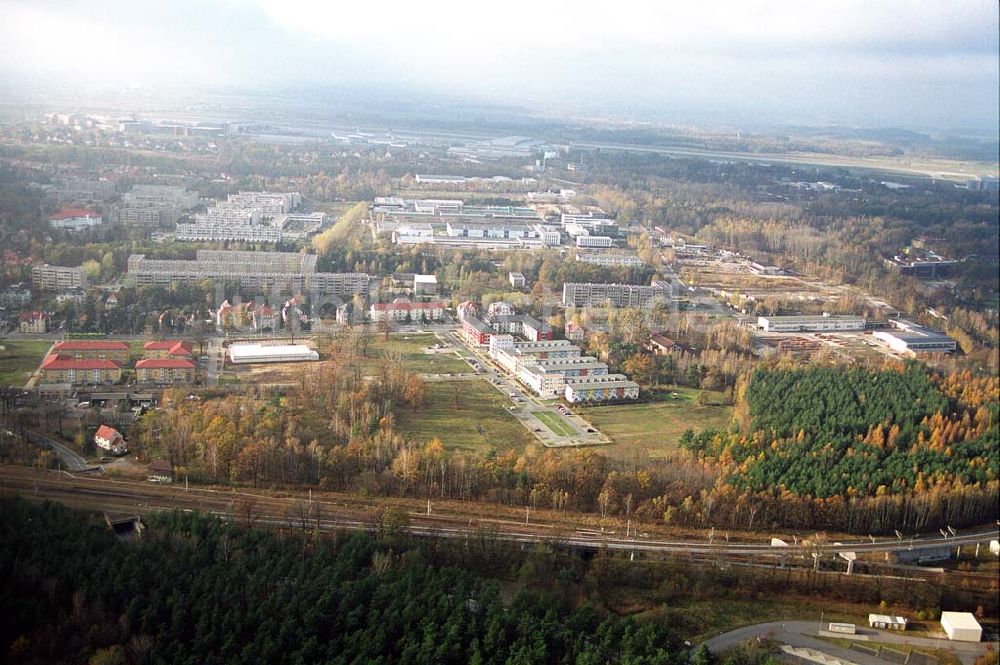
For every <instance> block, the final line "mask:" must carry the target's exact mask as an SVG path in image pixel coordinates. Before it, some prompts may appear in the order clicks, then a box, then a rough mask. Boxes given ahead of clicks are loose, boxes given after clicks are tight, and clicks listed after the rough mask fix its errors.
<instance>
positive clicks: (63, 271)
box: [31, 263, 87, 291]
mask: <svg viewBox="0 0 1000 665" xmlns="http://www.w3.org/2000/svg"><path fill="white" fill-rule="evenodd" d="M31 283H32V284H33V285H34V286H35V288H37V289H42V290H44V291H69V290H72V289H85V288H87V273H85V272H84V271H83V268H81V267H77V268H65V267H63V266H50V265H49V264H47V263H43V264H41V265H36V266H33V267H32V268H31Z"/></svg>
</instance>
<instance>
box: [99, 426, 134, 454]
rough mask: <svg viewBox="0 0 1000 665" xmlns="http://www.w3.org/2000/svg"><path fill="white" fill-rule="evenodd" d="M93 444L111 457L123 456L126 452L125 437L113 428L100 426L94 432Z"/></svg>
mask: <svg viewBox="0 0 1000 665" xmlns="http://www.w3.org/2000/svg"><path fill="white" fill-rule="evenodd" d="M94 444H95V445H96V446H97V447H98V448H100V449H101V450H107V451H108V452H110V453H111V454H113V455H124V454H125V453H127V452H128V444H127V443H125V437H124V436H122V433H121V432H119V431H118V430H116V429H115V428H114V427H110V426H108V425H101V426H100V427H98V428H97V431H96V432H94Z"/></svg>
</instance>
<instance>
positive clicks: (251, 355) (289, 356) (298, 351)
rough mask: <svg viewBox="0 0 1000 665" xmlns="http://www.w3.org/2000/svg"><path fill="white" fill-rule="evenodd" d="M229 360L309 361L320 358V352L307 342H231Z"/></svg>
mask: <svg viewBox="0 0 1000 665" xmlns="http://www.w3.org/2000/svg"><path fill="white" fill-rule="evenodd" d="M229 360H230V361H232V363H233V364H234V365H248V364H250V363H291V362H309V361H314V360H319V354H318V353H317V352H316V351H314V350H313V349H310V348H309V347H308V346H306V345H305V344H270V345H264V344H231V345H230V346H229Z"/></svg>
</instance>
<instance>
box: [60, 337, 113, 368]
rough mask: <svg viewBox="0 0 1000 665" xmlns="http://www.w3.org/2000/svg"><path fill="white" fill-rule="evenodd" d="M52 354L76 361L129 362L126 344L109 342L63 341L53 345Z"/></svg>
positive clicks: (87, 340)
mask: <svg viewBox="0 0 1000 665" xmlns="http://www.w3.org/2000/svg"><path fill="white" fill-rule="evenodd" d="M52 353H55V354H58V355H60V356H65V357H68V358H74V359H76V360H113V361H115V362H116V363H119V364H125V363H127V362H128V360H129V346H128V343H127V342H114V341H109V340H89V339H81V340H75V339H70V340H64V341H61V342H56V343H55V344H54V345H53V347H52Z"/></svg>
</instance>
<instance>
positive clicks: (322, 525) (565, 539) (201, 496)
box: [0, 466, 998, 579]
mask: <svg viewBox="0 0 1000 665" xmlns="http://www.w3.org/2000/svg"><path fill="white" fill-rule="evenodd" d="M0 489H2V490H3V491H7V492H15V493H18V494H21V495H23V496H26V497H28V498H35V499H39V500H41V499H51V500H55V501H59V502H61V503H65V504H67V505H69V506H71V507H76V508H83V509H88V510H98V511H105V512H113V513H123V514H136V513H139V514H142V513H144V512H150V511H160V510H187V511H195V510H197V511H201V512H205V513H210V514H213V515H217V516H219V517H221V518H223V519H227V520H241V521H245V520H247V519H250V520H252V521H253V522H254V523H255V524H259V525H267V526H275V527H287V528H301V527H302V526H303V525H307V526H308V527H309V528H318V529H319V530H321V531H334V530H342V529H365V530H371V529H373V528H374V521H373V518H372V508H373V506H372V505H371V504H370V503H367V502H365V501H363V500H349V499H345V500H343V501H331V500H328V499H317V500H311V499H306V498H305V497H303V496H298V495H290V494H287V495H279V496H272V495H266V494H258V493H254V492H246V491H230V490H217V489H210V488H202V487H197V488H190V489H184V488H183V487H180V486H177V485H165V484H153V483H147V482H141V481H131V480H121V479H114V478H106V477H100V476H76V475H72V474H69V473H67V472H61V473H56V472H38V471H36V470H33V469H29V468H26V467H13V466H0ZM408 518H409V520H408V522H409V523H408V525H407V527H406V529H407V531H408V532H409V533H411V534H413V535H419V536H431V535H433V536H435V537H441V538H455V539H458V538H463V539H472V538H481V537H490V538H493V539H496V540H502V541H506V542H512V543H523V544H531V543H538V542H541V541H550V542H553V543H556V544H559V545H561V546H564V547H569V548H574V549H579V550H591V551H594V550H597V549H599V548H607V549H609V550H619V551H626V552H630V553H632V554H633V555H640V556H643V555H645V556H655V555H657V554H674V555H687V556H692V557H694V556H700V557H711V558H730V559H732V560H733V561H734V562H735V561H740V560H745V561H747V562H752V561H754V560H758V561H760V560H763V559H770V560H773V559H775V558H778V557H780V558H782V559H788V560H790V559H804V560H806V561H812V558H813V556H814V555H816V556H819V557H834V556H837V555H838V554H840V553H847V552H853V553H855V554H884V553H887V552H894V551H901V550H912V549H920V548H932V547H941V546H944V545H947V546H949V547H960V546H963V545H974V544H976V543H988V542H989V541H990V540H993V539H997V538H998V530H997V529H996V528H995V527H993V528H982V529H977V530H973V531H970V532H969V533H962V534H957V535H954V536H949V537H944V536H942V535H940V534H928V535H925V536H922V537H914V538H912V539H899V538H896V539H883V540H877V539H875V540H874V541H872V540H866V541H861V542H837V543H809V544H803V543H799V544H796V545H789V546H787V547H781V548H776V547H773V546H772V545H770V544H769V543H755V542H726V541H722V540H713V541H706V540H696V539H669V540H667V539H658V538H648V537H635V538H622V537H620V536H618V535H616V534H614V533H602V532H599V531H597V530H594V529H592V528H583V527H581V528H576V529H572V528H567V527H564V526H563V525H555V524H547V523H544V522H543V523H537V522H536V523H532V524H523V523H520V522H517V521H514V520H511V519H505V518H502V517H488V516H484V515H468V514H465V515H444V514H425V513H422V512H409V513H408ZM950 574H952V575H956V579H957V574H956V573H955V572H952V573H950ZM972 575H974V573H973V574H972Z"/></svg>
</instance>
